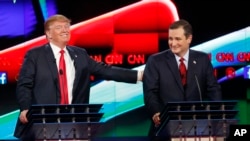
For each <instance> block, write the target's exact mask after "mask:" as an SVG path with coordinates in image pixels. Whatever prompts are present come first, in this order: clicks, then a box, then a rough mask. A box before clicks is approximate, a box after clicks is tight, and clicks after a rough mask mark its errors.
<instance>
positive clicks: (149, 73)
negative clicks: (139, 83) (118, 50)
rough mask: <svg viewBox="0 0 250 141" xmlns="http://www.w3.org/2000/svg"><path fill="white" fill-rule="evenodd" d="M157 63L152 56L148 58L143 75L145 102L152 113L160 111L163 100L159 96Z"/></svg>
mask: <svg viewBox="0 0 250 141" xmlns="http://www.w3.org/2000/svg"><path fill="white" fill-rule="evenodd" d="M158 68H159V67H157V63H156V61H155V60H153V58H152V57H149V58H148V61H147V63H146V66H145V70H144V75H143V94H144V95H143V96H144V104H145V106H146V108H147V109H148V110H149V112H150V115H153V114H155V113H157V112H160V111H161V110H160V109H161V108H162V104H161V103H162V102H161V101H160V97H159V79H160V75H159V71H158Z"/></svg>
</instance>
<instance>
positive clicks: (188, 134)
mask: <svg viewBox="0 0 250 141" xmlns="http://www.w3.org/2000/svg"><path fill="white" fill-rule="evenodd" d="M236 104H237V101H202V102H201V101H183V102H169V103H167V104H166V106H165V107H164V110H163V111H162V112H161V115H160V118H161V125H160V126H159V127H157V128H156V132H155V136H160V135H163V134H164V133H162V132H164V131H163V130H164V128H165V129H166V128H168V132H169V133H168V134H169V135H170V136H171V139H172V140H174V139H178V140H180V139H181V138H183V139H185V140H186V139H189V140H192V139H195V140H196V138H197V139H198V138H199V139H202V138H204V140H205V138H209V139H206V140H209V141H212V140H213V139H214V140H217V141H218V139H219V138H220V139H221V140H223V141H224V139H225V138H226V137H227V136H228V134H229V126H230V125H231V124H237V123H238V120H237V119H236V118H235V116H236V114H237V113H238V110H236V108H235V106H236ZM165 131H166V130H165Z"/></svg>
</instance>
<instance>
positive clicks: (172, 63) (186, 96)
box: [143, 49, 221, 116]
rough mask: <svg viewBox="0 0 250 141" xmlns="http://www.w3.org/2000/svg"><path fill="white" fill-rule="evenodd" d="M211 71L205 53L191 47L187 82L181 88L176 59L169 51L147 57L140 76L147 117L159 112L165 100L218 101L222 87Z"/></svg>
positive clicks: (210, 65)
mask: <svg viewBox="0 0 250 141" xmlns="http://www.w3.org/2000/svg"><path fill="white" fill-rule="evenodd" d="M213 72H214V69H213V66H212V64H211V61H210V59H209V57H208V55H207V54H205V53H202V52H199V51H194V50H191V49H190V51H189V59H188V70H187V85H186V88H185V89H184V88H183V86H182V83H181V77H180V74H179V69H178V65H177V62H176V59H175V56H174V54H173V53H172V52H171V50H165V51H163V52H160V53H157V54H154V55H152V56H150V57H149V58H148V60H147V63H146V67H145V70H144V76H143V91H144V102H145V106H146V107H147V108H148V110H149V111H150V116H152V115H153V114H155V113H157V112H161V110H162V109H163V107H164V105H166V103H167V102H175V101H200V100H205V99H208V100H220V99H221V89H220V85H219V84H218V83H217V79H216V77H215V76H214V73H213ZM196 78H197V79H198V82H197V81H196ZM198 87H200V90H201V93H199V89H198ZM200 95H201V96H200Z"/></svg>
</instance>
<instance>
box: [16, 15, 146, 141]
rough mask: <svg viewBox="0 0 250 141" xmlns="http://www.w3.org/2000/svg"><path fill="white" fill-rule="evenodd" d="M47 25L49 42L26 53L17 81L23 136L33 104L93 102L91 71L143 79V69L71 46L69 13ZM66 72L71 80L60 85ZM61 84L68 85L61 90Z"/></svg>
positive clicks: (19, 124)
mask: <svg viewBox="0 0 250 141" xmlns="http://www.w3.org/2000/svg"><path fill="white" fill-rule="evenodd" d="M44 28H45V34H46V37H47V39H48V43H47V44H45V45H43V46H41V47H35V48H33V49H31V50H29V51H28V52H27V53H26V55H25V58H24V62H23V64H22V68H21V71H20V74H19V78H18V81H17V89H16V93H17V101H18V103H19V105H20V116H19V119H18V122H17V126H16V130H15V133H14V135H15V136H16V137H20V132H21V128H22V127H23V125H25V124H26V123H28V119H27V117H26V115H27V112H28V110H29V108H30V106H31V105H34V104H65V103H66V104H78V103H89V93H90V75H97V76H98V77H99V78H103V79H107V80H115V81H119V82H127V83H136V82H137V81H141V79H142V78H141V77H142V71H135V70H130V69H125V68H119V67H114V66H110V65H106V64H104V63H99V62H96V61H94V60H93V59H91V58H90V57H89V55H88V54H87V52H86V50H85V49H83V48H78V47H74V46H68V45H67V44H68V41H69V40H70V20H69V19H68V18H67V17H65V16H63V15H54V16H52V17H50V18H49V19H48V20H47V21H46V22H45V24H44ZM61 50H64V55H63V56H64V60H65V63H64V64H66V67H65V69H66V70H62V69H61V68H60V61H59V60H60V56H61V54H60V53H59V52H60V51H61ZM64 74H65V77H66V78H67V79H66V80H67V83H66V84H64V86H60V83H61V80H62V79H61V75H64ZM66 80H64V82H65V81H66ZM64 82H62V83H64ZM60 88H64V89H63V90H61V91H60ZM65 88H67V89H65ZM62 92H66V93H68V94H67V96H65V97H64V96H61V94H60V93H62ZM62 100H64V101H62Z"/></svg>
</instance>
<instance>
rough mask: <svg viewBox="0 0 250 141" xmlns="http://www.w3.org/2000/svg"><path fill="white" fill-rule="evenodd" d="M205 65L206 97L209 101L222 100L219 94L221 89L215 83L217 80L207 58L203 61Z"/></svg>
mask: <svg viewBox="0 0 250 141" xmlns="http://www.w3.org/2000/svg"><path fill="white" fill-rule="evenodd" d="M205 62H206V63H205V64H207V67H206V68H207V69H206V73H207V75H206V77H207V78H206V80H207V81H206V85H207V87H206V88H207V89H206V91H207V96H208V98H209V99H210V100H213V101H214V100H221V99H222V94H221V87H220V85H219V83H218V82H217V78H216V77H215V74H214V68H213V66H212V63H211V61H210V60H209V58H208V57H207V58H206V60H205Z"/></svg>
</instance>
